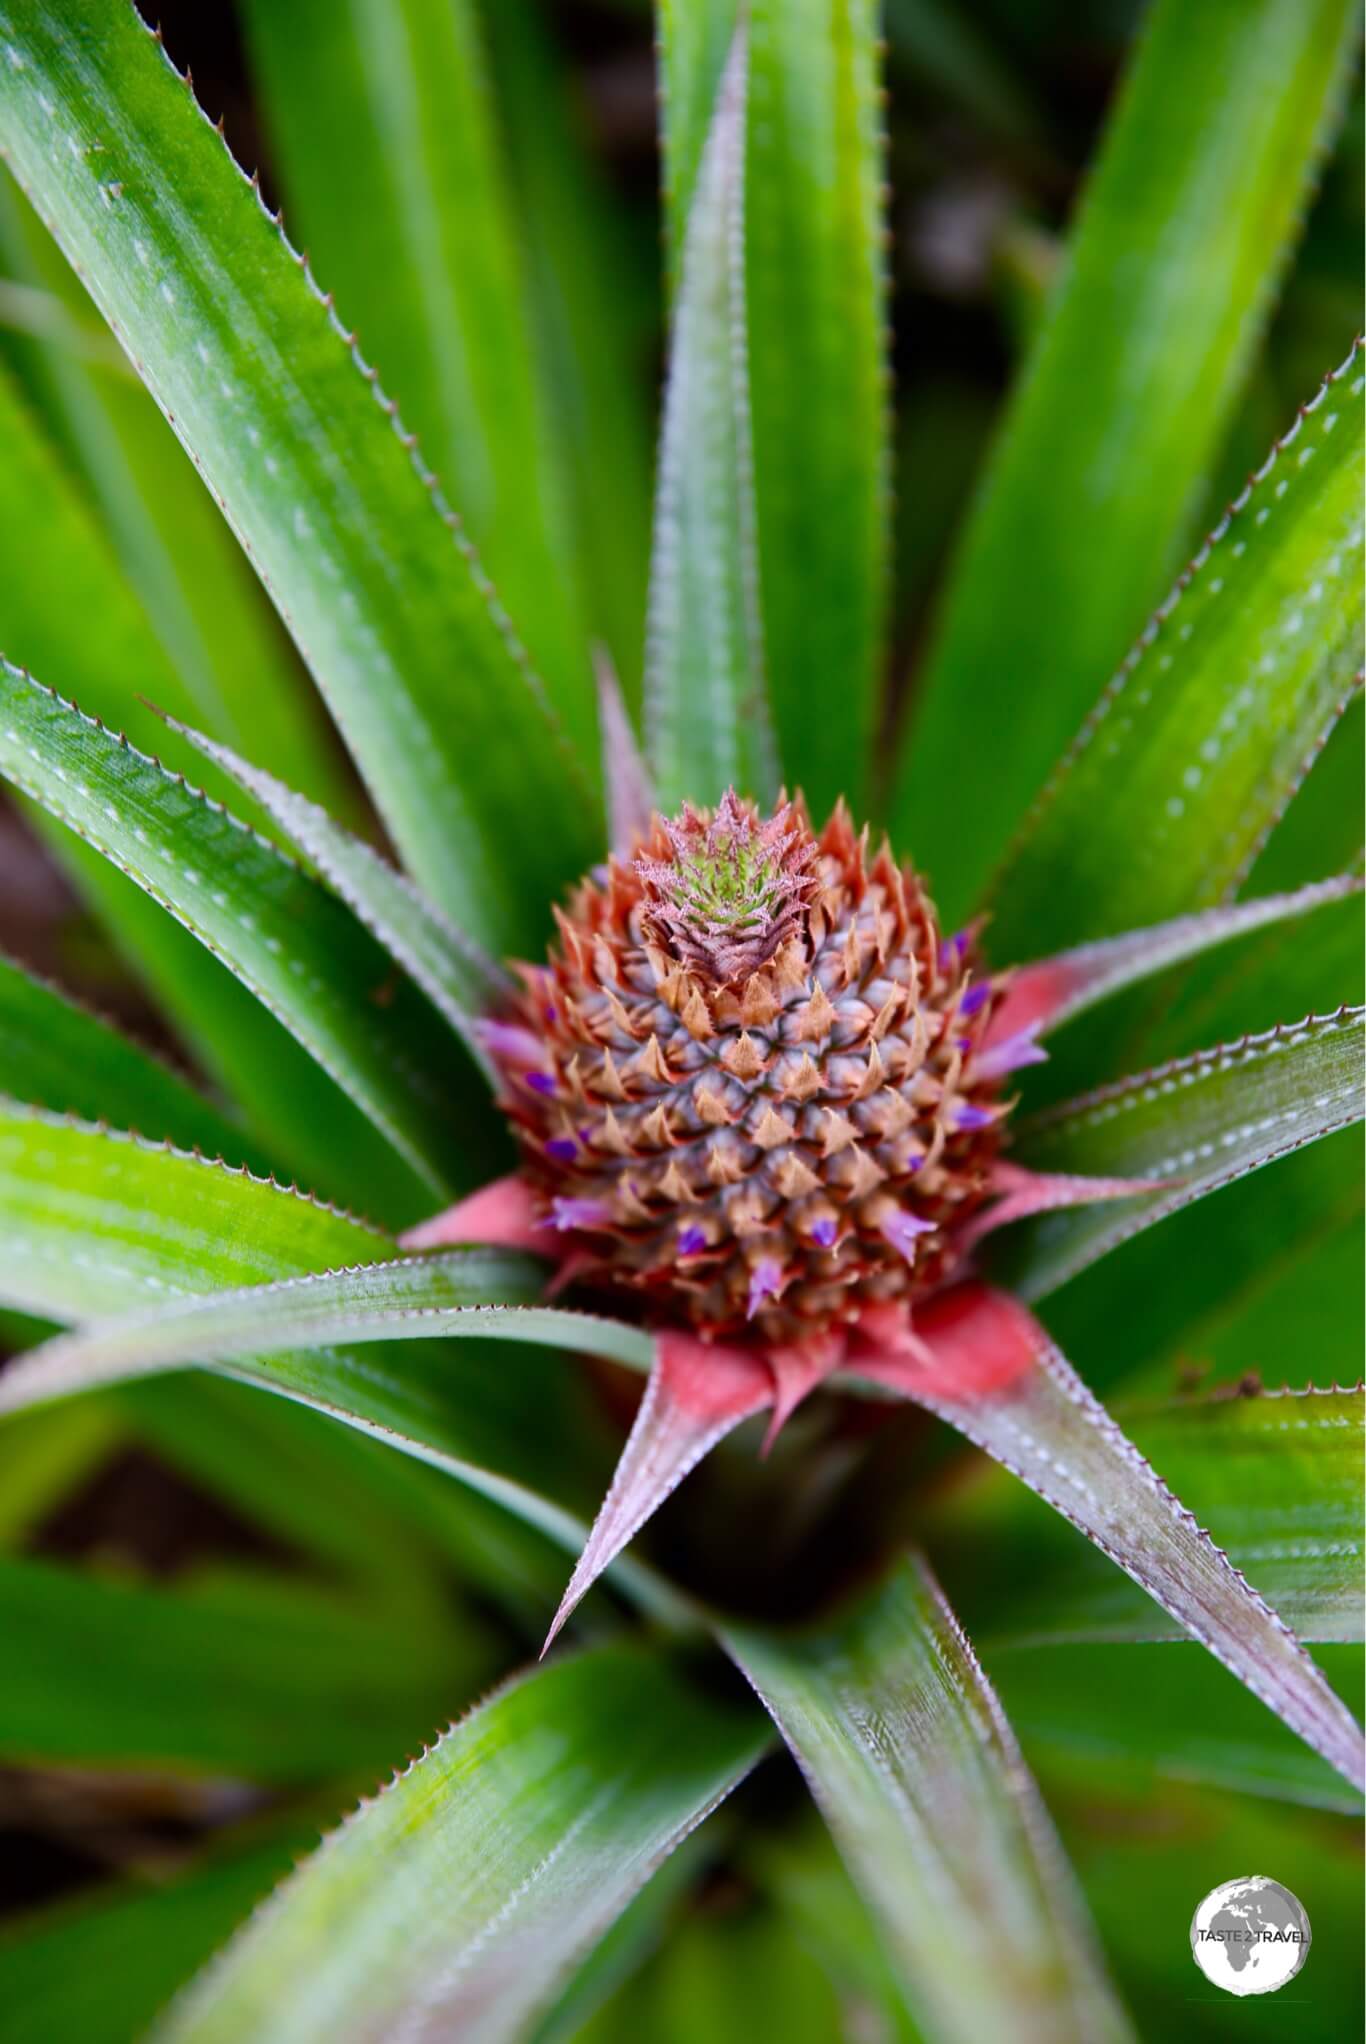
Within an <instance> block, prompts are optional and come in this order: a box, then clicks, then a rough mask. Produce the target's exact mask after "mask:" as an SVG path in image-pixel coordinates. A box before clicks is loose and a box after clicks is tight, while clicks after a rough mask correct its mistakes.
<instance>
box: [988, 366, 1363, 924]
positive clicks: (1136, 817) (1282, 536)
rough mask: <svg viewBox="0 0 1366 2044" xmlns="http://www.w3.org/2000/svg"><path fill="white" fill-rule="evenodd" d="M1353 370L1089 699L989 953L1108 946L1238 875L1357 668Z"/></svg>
mask: <svg viewBox="0 0 1366 2044" xmlns="http://www.w3.org/2000/svg"><path fill="white" fill-rule="evenodd" d="M1362 361H1363V357H1362V353H1361V350H1360V348H1359V347H1357V348H1354V349H1353V351H1352V353H1351V354H1350V355H1349V356H1348V358H1347V360H1346V361H1345V362H1344V363H1343V365H1342V367H1341V368H1340V369H1339V370H1337V371H1336V372H1335V374H1334V375H1333V376H1331V377H1330V378H1329V379H1328V381H1327V382H1326V383H1325V384H1324V385H1323V386H1322V388H1321V389H1320V390H1319V392H1318V394H1317V396H1316V397H1315V398H1314V399H1313V401H1312V403H1310V404H1309V405H1307V406H1306V407H1305V408H1304V410H1303V411H1302V412H1301V414H1300V416H1299V419H1298V420H1297V421H1296V423H1295V425H1294V427H1293V428H1292V429H1291V431H1290V432H1289V433H1288V434H1287V435H1286V437H1285V438H1284V440H1282V441H1280V442H1279V443H1278V444H1277V446H1276V447H1275V448H1273V450H1272V453H1271V455H1270V457H1269V459H1268V460H1267V461H1266V462H1265V463H1264V464H1263V466H1262V467H1261V468H1260V469H1259V470H1258V472H1257V474H1256V476H1255V477H1254V478H1253V479H1252V481H1251V482H1250V483H1249V484H1248V486H1247V488H1246V490H1245V491H1244V492H1243V494H1242V495H1241V496H1240V497H1239V498H1238V499H1237V500H1236V501H1235V503H1234V505H1233V506H1232V508H1231V509H1230V511H1229V512H1228V514H1227V516H1226V517H1225V518H1224V519H1223V520H1222V521H1221V523H1220V524H1219V525H1218V526H1217V527H1216V529H1215V531H1214V532H1213V533H1212V534H1211V536H1210V538H1209V540H1208V542H1207V544H1206V545H1205V546H1204V547H1203V548H1202V549H1201V551H1200V552H1199V554H1198V555H1197V556H1196V558H1195V561H1194V563H1193V564H1192V566H1191V568H1190V570H1189V572H1188V574H1187V575H1186V576H1184V577H1183V578H1182V580H1181V581H1180V582H1178V583H1177V585H1176V588H1175V590H1174V591H1173V593H1172V596H1171V598H1170V599H1169V600H1168V602H1166V603H1164V604H1163V605H1162V607H1161V609H1160V610H1159V611H1158V612H1157V614H1156V616H1155V617H1154V619H1153V621H1152V623H1151V624H1150V626H1149V627H1148V629H1147V630H1146V631H1145V632H1144V634H1143V636H1142V637H1141V639H1140V640H1139V642H1138V645H1137V647H1136V648H1135V650H1134V653H1133V654H1132V656H1131V657H1130V659H1129V660H1128V661H1127V662H1126V664H1125V666H1124V667H1123V668H1122V669H1121V671H1120V673H1119V675H1118V677H1117V678H1116V680H1115V681H1114V683H1113V684H1112V685H1111V687H1110V688H1109V689H1108V690H1107V691H1106V693H1105V695H1104V696H1103V697H1102V698H1101V701H1100V704H1099V706H1098V707H1097V709H1096V710H1095V712H1094V713H1093V715H1092V716H1091V718H1090V720H1089V721H1088V723H1087V724H1086V726H1085V727H1084V729H1083V731H1082V733H1081V736H1080V738H1079V739H1078V740H1077V742H1076V744H1075V746H1074V747H1073V749H1072V751H1071V753H1070V754H1069V755H1068V758H1067V759H1066V761H1065V762H1064V764H1063V766H1062V767H1061V769H1060V770H1059V772H1058V774H1057V776H1056V778H1055V780H1054V782H1053V783H1052V785H1051V787H1050V788H1049V790H1048V791H1047V793H1046V794H1045V796H1044V797H1043V799H1042V801H1041V802H1040V804H1039V806H1038V809H1037V810H1036V812H1035V814H1034V816H1033V817H1032V818H1031V819H1030V822H1029V823H1028V824H1027V825H1026V829H1025V834H1024V836H1023V838H1022V839H1021V841H1020V842H1019V843H1017V844H1016V845H1015V846H1014V848H1013V849H1012V851H1011V854H1010V857H1009V860H1008V863H1007V865H1006V866H1005V868H1004V869H1003V871H1002V873H1001V876H1000V882H999V886H998V888H997V890H996V894H995V897H994V905H995V909H996V921H997V923H998V924H999V941H1000V942H1001V943H1002V944H1003V945H1005V946H1007V947H1009V946H1010V944H1011V943H1012V941H1016V940H1017V939H1018V936H1019V935H1022V934H1023V933H1024V932H1026V931H1027V932H1029V934H1030V938H1031V940H1032V941H1033V942H1034V943H1036V944H1037V943H1040V942H1044V943H1047V942H1049V941H1050V940H1056V939H1058V938H1061V937H1064V936H1067V937H1070V938H1071V939H1072V940H1073V941H1075V940H1076V939H1078V938H1089V937H1101V936H1107V935H1109V934H1111V933H1112V932H1114V931H1118V930H1124V929H1127V928H1129V927H1130V925H1131V924H1133V923H1136V922H1140V921H1142V922H1150V921H1154V920H1157V919H1160V918H1161V917H1163V916H1165V915H1169V914H1179V913H1182V912H1184V911H1186V910H1189V909H1197V908H1204V907H1208V906H1210V905H1211V904H1213V903H1215V902H1217V901H1220V900H1224V899H1226V898H1227V897H1228V895H1229V894H1230V893H1231V892H1232V891H1233V890H1234V889H1235V888H1236V887H1237V886H1238V885H1239V884H1240V883H1241V881H1242V880H1243V878H1244V876H1245V875H1246V873H1247V870H1248V867H1249V866H1250V865H1251V863H1252V860H1253V859H1254V858H1255V856H1256V854H1257V852H1258V851H1259V850H1260V848H1261V845H1262V843H1263V841H1264V839H1265V838H1266V835H1267V833H1268V831H1270V829H1271V828H1272V826H1273V824H1274V823H1275V822H1276V819H1277V818H1278V817H1279V816H1280V814H1281V812H1282V810H1283V809H1284V808H1285V806H1286V804H1287V802H1288V801H1289V800H1290V797H1291V796H1292V794H1293V793H1294V791H1295V789H1296V788H1297V787H1298V786H1299V783H1300V781H1301V779H1302V778H1303V776H1304V774H1305V771H1306V769H1307V767H1308V765H1309V763H1310V761H1311V760H1312V759H1313V757H1314V755H1315V753H1316V752H1317V751H1318V749H1319V747H1320V746H1321V745H1322V743H1323V741H1324V738H1325V737H1326V735H1327V733H1328V732H1329V731H1330V730H1331V728H1332V726H1333V723H1334V721H1335V719H1336V718H1337V716H1338V715H1339V714H1340V712H1341V710H1342V708H1343V706H1344V704H1345V703H1346V702H1347V701H1348V700H1349V699H1350V697H1351V694H1352V690H1353V683H1354V677H1355V676H1356V675H1357V673H1358V671H1359V669H1360V665H1361V633H1362V615H1363V597H1362V533H1363V520H1362V509H1361V499H1362V489H1363V461H1362V422H1363V409H1364V408H1363V405H1362V402H1361V392H1362ZM1083 830H1084V832H1085V843H1086V856H1085V858H1084V859H1079V858H1077V856H1076V847H1077V844H1078V843H1079V842H1080V841H1081V839H1080V837H1079V833H1080V832H1081V831H1083ZM995 927H996V925H995V924H994V925H993V928H994V929H995Z"/></svg>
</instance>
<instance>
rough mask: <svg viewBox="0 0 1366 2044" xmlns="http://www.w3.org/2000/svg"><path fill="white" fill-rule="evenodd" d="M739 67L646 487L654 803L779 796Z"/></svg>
mask: <svg viewBox="0 0 1366 2044" xmlns="http://www.w3.org/2000/svg"><path fill="white" fill-rule="evenodd" d="M747 76H748V72H747V58H746V45H745V38H744V35H743V34H742V33H741V34H737V36H736V38H735V41H734V43H733V44H732V46H731V53H730V56H729V58H728V59H727V62H726V68H725V71H724V73H723V75H722V79H721V85H720V89H719V92H718V94H717V100H716V111H715V114H714V115H713V118H712V124H711V129H710V133H709V135H708V138H707V146H706V149H705V151H704V152H703V158H702V165H701V169H700V171H699V173H698V180H697V190H696V194H695V197H694V201H693V205H692V209H691V212H690V214H689V217H688V230H687V235H686V238H685V242H684V247H683V261H682V277H681V281H680V284H679V292H678V303H677V306H676V309H675V313H674V323H673V334H672V340H671V345H670V352H669V381H668V388H667V390H666V392H665V396H664V421H663V426H662V428H661V438H660V449H659V474H658V479H657V481H656V485H655V526H654V545H653V553H652V557H651V564H650V617H649V631H648V639H647V654H646V673H645V733H646V741H647V750H648V752H649V757H650V766H651V770H652V772H653V775H654V782H655V788H656V791H657V794H658V798H659V802H660V806H661V807H662V808H663V809H665V810H666V811H671V810H674V809H677V808H678V807H679V806H680V804H682V803H683V802H689V801H690V802H696V803H712V802H717V801H719V800H720V798H721V796H722V795H723V794H724V793H725V791H726V789H727V788H729V787H732V786H733V787H735V788H736V789H737V791H739V792H740V793H742V794H747V795H751V796H754V797H755V798H756V799H758V800H759V801H760V802H763V803H767V802H769V801H771V800H772V798H773V796H774V795H775V794H776V792H777V778H778V776H777V767H776V760H775V756H774V748H773V742H772V736H771V733H770V730H769V711H768V694H767V690H768V682H767V676H766V673H765V666H764V649H763V625H762V621H761V618H760V613H759V587H758V564H757V558H756V553H755V524H754V496H753V481H754V479H753V470H752V464H751V450H750V427H749V366H748V344H747V341H746V337H745V286H744V206H745V108H746V82H747Z"/></svg>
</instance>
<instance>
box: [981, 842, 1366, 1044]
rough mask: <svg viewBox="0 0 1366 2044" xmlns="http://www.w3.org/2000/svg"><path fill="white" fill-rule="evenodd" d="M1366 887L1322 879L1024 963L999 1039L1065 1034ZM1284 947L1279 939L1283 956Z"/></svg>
mask: <svg viewBox="0 0 1366 2044" xmlns="http://www.w3.org/2000/svg"><path fill="white" fill-rule="evenodd" d="M1364 885H1366V882H1364V881H1363V880H1362V878H1361V876H1360V875H1358V874H1356V873H1346V874H1343V875H1341V876H1340V877H1339V878H1337V879H1333V880H1315V881H1311V882H1310V884H1309V885H1308V886H1307V887H1299V888H1296V890H1295V892H1294V893H1293V894H1263V895H1258V896H1257V897H1256V898H1255V899H1253V900H1251V901H1238V902H1231V903H1230V904H1229V905H1228V907H1227V908H1212V909H1206V910H1204V911H1203V912H1202V913H1198V914H1195V915H1188V916H1175V917H1173V919H1172V921H1171V922H1169V923H1156V924H1151V925H1148V926H1146V927H1145V928H1143V929H1141V930H1130V931H1129V932H1128V933H1127V934H1126V935H1125V936H1123V937H1102V938H1100V939H1098V940H1097V941H1096V942H1095V943H1092V944H1078V945H1076V946H1075V947H1074V948H1073V949H1072V950H1070V951H1059V952H1057V953H1056V954H1055V955H1054V956H1053V957H1052V958H1040V959H1038V960H1036V961H1035V962H1034V963H1033V964H1032V965H1021V966H1017V967H1016V969H1015V971H1014V974H1013V975H1012V979H1011V983H1010V988H1009V992H1008V995H1007V998H1006V1001H1005V1002H1004V1003H1003V1005H1002V1008H1001V1011H1000V1012H999V1013H998V1015H997V1017H996V1019H995V1021H994V1023H993V1027H992V1037H993V1039H997V1038H1000V1037H1005V1036H1010V1035H1012V1034H1013V1033H1014V1032H1015V1031H1016V1030H1019V1029H1024V1028H1027V1027H1028V1026H1029V1024H1030V1023H1031V1022H1037V1023H1038V1026H1039V1029H1040V1032H1041V1033H1042V1032H1044V1031H1046V1030H1050V1029H1060V1028H1061V1027H1062V1025H1063V1023H1064V1022H1070V1021H1072V1020H1073V1019H1074V1018H1075V1017H1076V1016H1078V1015H1084V1014H1085V1013H1086V1011H1087V1009H1088V1008H1091V1007H1094V1006H1095V1005H1096V1003H1097V1002H1098V1001H1108V1000H1109V999H1110V997H1111V995H1112V994H1117V993H1120V992H1122V991H1123V989H1124V988H1125V987H1127V986H1133V985H1134V984H1135V982H1137V981H1139V980H1144V979H1150V978H1151V977H1152V976H1153V975H1154V974H1156V973H1159V972H1166V971H1168V970H1169V969H1170V968H1171V967H1172V966H1174V965H1181V964H1184V963H1185V961H1186V960H1187V959H1192V958H1200V957H1203V956H1204V954H1205V953H1206V952H1209V951H1213V950H1216V949H1218V947H1219V946H1220V945H1223V944H1230V943H1233V942H1235V941H1236V940H1237V939H1238V938H1240V937H1246V936H1250V935H1251V934H1252V933H1253V932H1254V931H1256V930H1264V929H1270V928H1274V927H1275V926H1276V925H1277V924H1279V923H1283V922H1294V921H1297V920H1298V918H1299V917H1300V916H1305V915H1312V914H1313V912H1314V910H1315V909H1318V908H1325V907H1327V906H1328V904H1329V903H1330V902H1336V901H1345V900H1347V899H1348V898H1349V897H1350V896H1352V895H1354V894H1360V893H1361V891H1362V888H1363V886H1364ZM1281 949H1282V947H1281V945H1280V943H1279V941H1278V942H1277V944H1276V952H1277V953H1278V954H1279V953H1280V951H1281Z"/></svg>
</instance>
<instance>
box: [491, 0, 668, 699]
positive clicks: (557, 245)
mask: <svg viewBox="0 0 1366 2044" xmlns="http://www.w3.org/2000/svg"><path fill="white" fill-rule="evenodd" d="M482 12H483V16H484V24H483V25H484V32H485V34H486V35H487V37H488V40H489V55H490V58H491V60H492V65H493V74H494V86H495V89H496V93H497V97H498V101H499V104H500V106H501V108H502V112H503V120H504V125H505V128H506V131H507V133H508V134H509V135H511V136H514V137H515V138H516V146H515V148H513V149H512V150H511V151H510V155H509V164H508V168H509V170H510V172H511V174H512V179H513V182H514V184H515V186H516V188H517V189H516V194H515V196H516V199H517V202H518V212H519V215H520V226H521V233H522V237H523V239H524V241H525V243H526V249H527V264H528V273H529V281H530V287H531V301H532V313H533V319H534V324H535V329H536V332H535V340H536V343H537V346H538V350H539V353H540V357H541V362H542V374H543V378H544V382H545V386H546V390H547V393H548V397H549V409H550V411H551V412H552V414H553V423H554V425H555V427H556V428H557V429H558V432H559V435H560V440H561V444H562V448H563V461H564V469H565V474H566V477H567V481H568V486H569V499H570V503H571V506H572V511H573V528H574V535H575V538H576V540H577V544H578V553H579V579H580V582H581V584H582V587H583V590H584V595H585V601H586V604H587V607H588V611H589V614H590V616H591V618H592V623H593V629H594V632H595V634H596V635H597V636H598V637H600V638H601V639H602V640H603V641H604V642H605V643H606V645H607V646H608V647H609V648H610V649H611V655H612V662H613V665H614V666H615V668H616V671H617V673H618V674H619V675H621V677H622V681H623V683H624V685H625V686H626V690H627V694H628V696H629V698H630V700H631V702H632V703H633V704H637V705H638V704H639V701H640V667H641V652H642V646H641V639H642V636H643V633H642V624H643V620H644V617H645V592H646V585H647V581H648V577H649V568H650V559H649V555H650V482H651V469H652V467H653V462H654V455H653V449H652V445H651V442H652V439H653V431H654V421H653V418H652V416H651V409H652V408H651V407H650V406H648V405H647V394H646V386H645V379H644V378H643V377H642V376H641V373H640V362H641V356H642V355H643V354H644V352H645V351H646V349H647V348H648V346H649V345H650V343H651V341H652V340H653V337H654V320H655V302H654V301H655V289H656V287H655V276H654V265H653V264H651V265H650V266H649V269H648V273H645V272H644V266H643V265H641V264H640V263H639V262H638V261H636V260H633V258H635V257H636V256H637V253H638V252H637V249H636V247H635V245H634V236H635V223H634V222H633V221H632V220H631V219H630V218H629V215H628V213H627V209H626V208H625V207H624V206H623V205H622V204H621V200H620V195H619V194H618V193H617V192H616V191H615V190H614V189H612V188H611V187H610V184H609V180H608V178H607V176H606V175H604V171H603V167H602V166H600V165H599V164H598V163H596V162H595V161H594V160H593V159H594V156H595V154H596V151H594V150H593V149H592V148H591V146H590V142H591V140H594V139H596V138H595V137H593V136H592V129H591V122H590V121H589V119H588V118H587V116H588V111H589V110H588V108H587V107H586V106H583V105H581V104H579V100H580V99H581V97H582V94H581V92H580V91H579V86H580V80H579V79H578V78H577V77H576V76H575V75H574V74H573V71H572V68H571V67H567V66H565V65H564V64H563V63H561V61H560V52H559V49H558V47H557V46H556V45H557V37H556V33H555V29H556V24H555V23H553V22H551V21H547V20H546V19H545V17H544V10H543V9H542V8H541V7H540V6H539V4H537V0H499V4H498V5H497V6H496V7H486V8H484V9H483V10H482Z"/></svg>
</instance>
